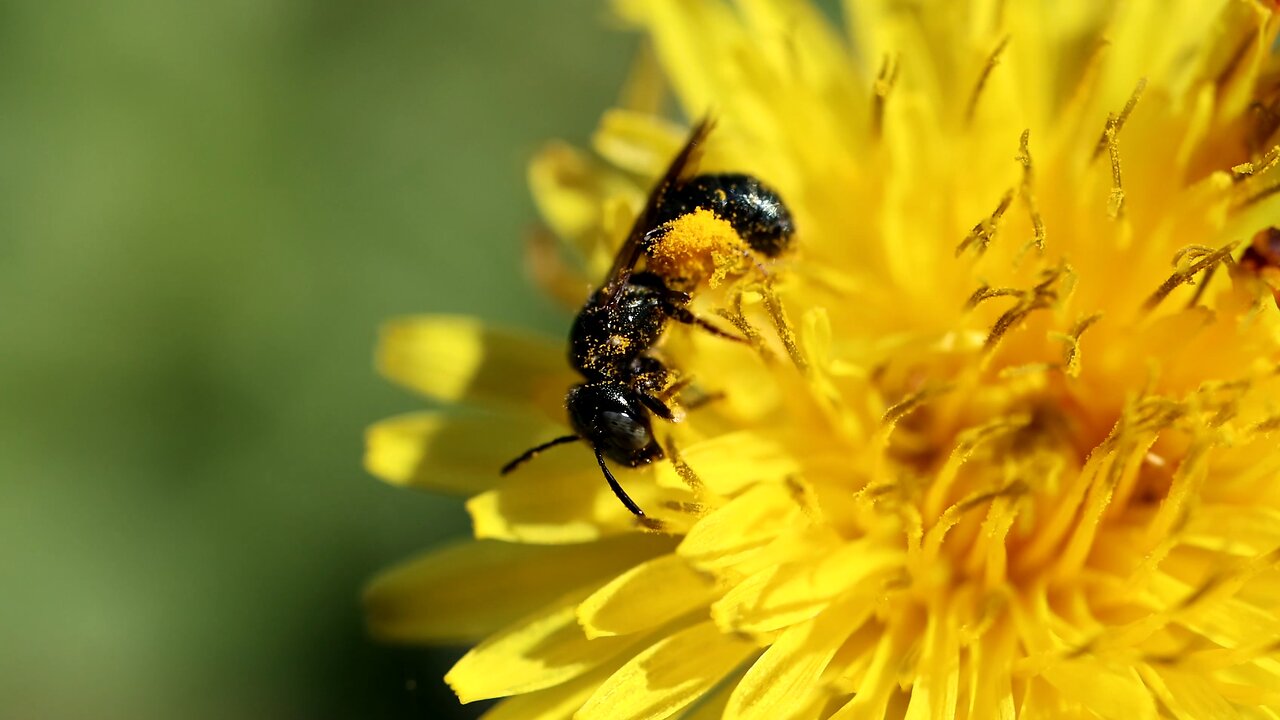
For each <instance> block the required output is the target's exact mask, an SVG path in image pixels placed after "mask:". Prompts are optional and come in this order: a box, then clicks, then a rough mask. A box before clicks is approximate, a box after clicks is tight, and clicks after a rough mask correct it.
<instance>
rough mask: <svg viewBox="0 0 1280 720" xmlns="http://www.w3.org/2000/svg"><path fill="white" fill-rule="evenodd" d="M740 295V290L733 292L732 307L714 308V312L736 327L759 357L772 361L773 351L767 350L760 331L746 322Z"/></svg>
mask: <svg viewBox="0 0 1280 720" xmlns="http://www.w3.org/2000/svg"><path fill="white" fill-rule="evenodd" d="M742 296H743V292H742V291H741V290H739V291H738V292H735V293H734V294H733V300H732V301H731V302H732V303H733V309H732V310H726V309H724V308H720V309H718V310H716V314H717V315H719V316H720V317H722V318H724V319H725V320H728V321H729V322H730V324H732V325H733V326H734V327H735V328H737V329H738V332H740V333H742V334H743V336H745V337H746V338H747V342H749V343H750V344H751V347H752V348H754V349H755V351H756V352H758V353H759V354H760V357H761V358H763V359H764V361H765V362H766V363H773V362H774V360H775V359H776V358H775V357H774V355H773V353H772V352H770V351H769V348H768V347H766V346H765V344H764V339H763V338H762V337H760V332H759V331H758V330H756V329H755V326H753V325H752V324H751V323H749V322H747V316H746V315H745V314H744V313H743V311H742Z"/></svg>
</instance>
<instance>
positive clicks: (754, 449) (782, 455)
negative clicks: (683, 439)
mask: <svg viewBox="0 0 1280 720" xmlns="http://www.w3.org/2000/svg"><path fill="white" fill-rule="evenodd" d="M729 392H734V389H732V388H731V389H729ZM680 456H681V458H682V459H683V460H684V462H685V464H687V465H688V466H689V467H690V468H692V469H693V471H694V472H695V473H697V475H698V479H699V480H701V481H702V482H703V484H705V485H706V486H707V488H708V489H709V490H711V491H712V492H714V493H717V494H719V495H729V496H732V495H737V494H738V493H740V492H742V491H743V490H744V489H746V488H747V487H749V486H751V485H754V484H758V483H782V482H784V481H785V479H786V478H787V477H788V476H791V475H795V474H796V472H798V471H799V469H800V466H799V463H797V462H796V458H795V457H794V456H793V455H792V454H791V453H789V452H787V451H786V450H784V449H783V448H782V447H780V446H779V445H778V443H777V442H775V441H773V440H772V439H770V438H767V437H764V436H762V435H761V434H758V433H753V432H733V433H725V434H724V435H719V436H717V437H714V438H710V439H708V440H703V441H701V442H697V443H694V444H692V445H690V446H689V447H687V448H683V447H682V448H680ZM657 472H658V474H659V478H658V480H657V482H658V483H659V484H661V485H666V486H668V487H682V486H683V485H684V482H683V481H682V480H681V479H680V476H679V474H678V473H677V472H676V470H675V468H674V467H672V465H671V463H663V464H661V465H659V466H657Z"/></svg>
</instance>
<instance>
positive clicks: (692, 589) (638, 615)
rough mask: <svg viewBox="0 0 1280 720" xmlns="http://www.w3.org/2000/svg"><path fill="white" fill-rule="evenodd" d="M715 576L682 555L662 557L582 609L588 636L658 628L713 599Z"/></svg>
mask: <svg viewBox="0 0 1280 720" xmlns="http://www.w3.org/2000/svg"><path fill="white" fill-rule="evenodd" d="M713 589H714V588H713V584H712V582H711V580H710V579H709V578H708V577H706V576H704V575H702V574H700V573H697V572H694V570H693V569H692V568H690V567H689V564H688V563H687V562H686V561H685V560H684V559H683V558H681V557H680V556H678V555H663V556H662V557H659V558H654V559H653V560H650V561H649V562H646V563H644V564H642V565H637V566H636V567H634V568H632V569H630V570H628V571H627V572H625V573H623V574H622V575H620V576H618V577H617V578H615V579H614V580H613V581H612V582H610V583H609V584H608V585H605V586H604V587H602V588H600V589H599V590H597V591H596V592H595V593H594V594H592V596H591V597H589V598H587V599H586V600H585V601H584V602H583V603H582V605H580V606H579V607H578V620H579V622H581V623H582V627H583V629H584V630H586V633H587V636H588V637H601V636H606V635H626V634H629V633H635V632H640V631H643V630H650V629H653V628H656V627H658V626H660V625H662V624H664V623H666V622H669V621H671V620H674V619H676V618H678V617H680V616H681V615H683V614H685V613H687V612H689V611H691V610H693V609H695V608H698V607H705V606H706V605H707V604H708V603H710V602H711V599H712V598H713V597H714V593H713V592H712V590H713Z"/></svg>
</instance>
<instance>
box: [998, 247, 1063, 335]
mask: <svg viewBox="0 0 1280 720" xmlns="http://www.w3.org/2000/svg"><path fill="white" fill-rule="evenodd" d="M1072 275H1073V273H1072V270H1071V267H1070V266H1069V265H1066V264H1065V263H1063V264H1061V265H1059V266H1058V267H1056V268H1053V269H1051V270H1047V271H1045V272H1044V273H1043V276H1044V279H1043V280H1041V281H1040V282H1039V283H1038V284H1037V285H1036V286H1035V287H1033V288H1032V289H1031V292H1030V293H1023V294H1022V298H1021V299H1020V300H1019V301H1018V304H1016V305H1014V306H1013V307H1011V308H1009V309H1008V310H1006V311H1005V312H1004V314H1002V315H1001V316H1000V317H998V318H996V322H995V325H993V326H992V328H991V332H990V333H988V334H987V340H986V342H984V343H983V350H985V351H987V352H990V351H991V350H992V349H993V348H995V346H996V345H997V344H998V343H999V342H1000V338H1002V337H1004V334H1005V333H1007V332H1008V331H1009V330H1010V329H1011V328H1012V327H1013V326H1014V325H1016V324H1018V323H1019V322H1021V321H1022V320H1023V319H1024V318H1026V317H1027V316H1028V315H1030V314H1031V313H1033V312H1035V311H1036V310H1045V309H1048V308H1051V307H1053V306H1054V305H1055V304H1056V303H1057V302H1058V300H1059V293H1058V291H1057V289H1056V288H1055V285H1056V284H1057V283H1058V281H1059V280H1060V279H1063V278H1069V277H1071V276H1072ZM1065 294H1066V293H1064V295H1065Z"/></svg>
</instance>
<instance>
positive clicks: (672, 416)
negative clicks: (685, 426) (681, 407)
mask: <svg viewBox="0 0 1280 720" xmlns="http://www.w3.org/2000/svg"><path fill="white" fill-rule="evenodd" d="M640 402H642V403H644V406H645V407H647V408H649V412H651V413H653V414H654V415H657V416H658V417H660V418H662V419H663V420H669V421H671V422H675V420H676V413H675V411H674V410H672V409H671V407H670V406H668V405H667V404H666V403H665V402H663V400H662V399H660V398H658V397H656V396H653V395H649V394H647V393H642V394H641V395H640Z"/></svg>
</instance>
